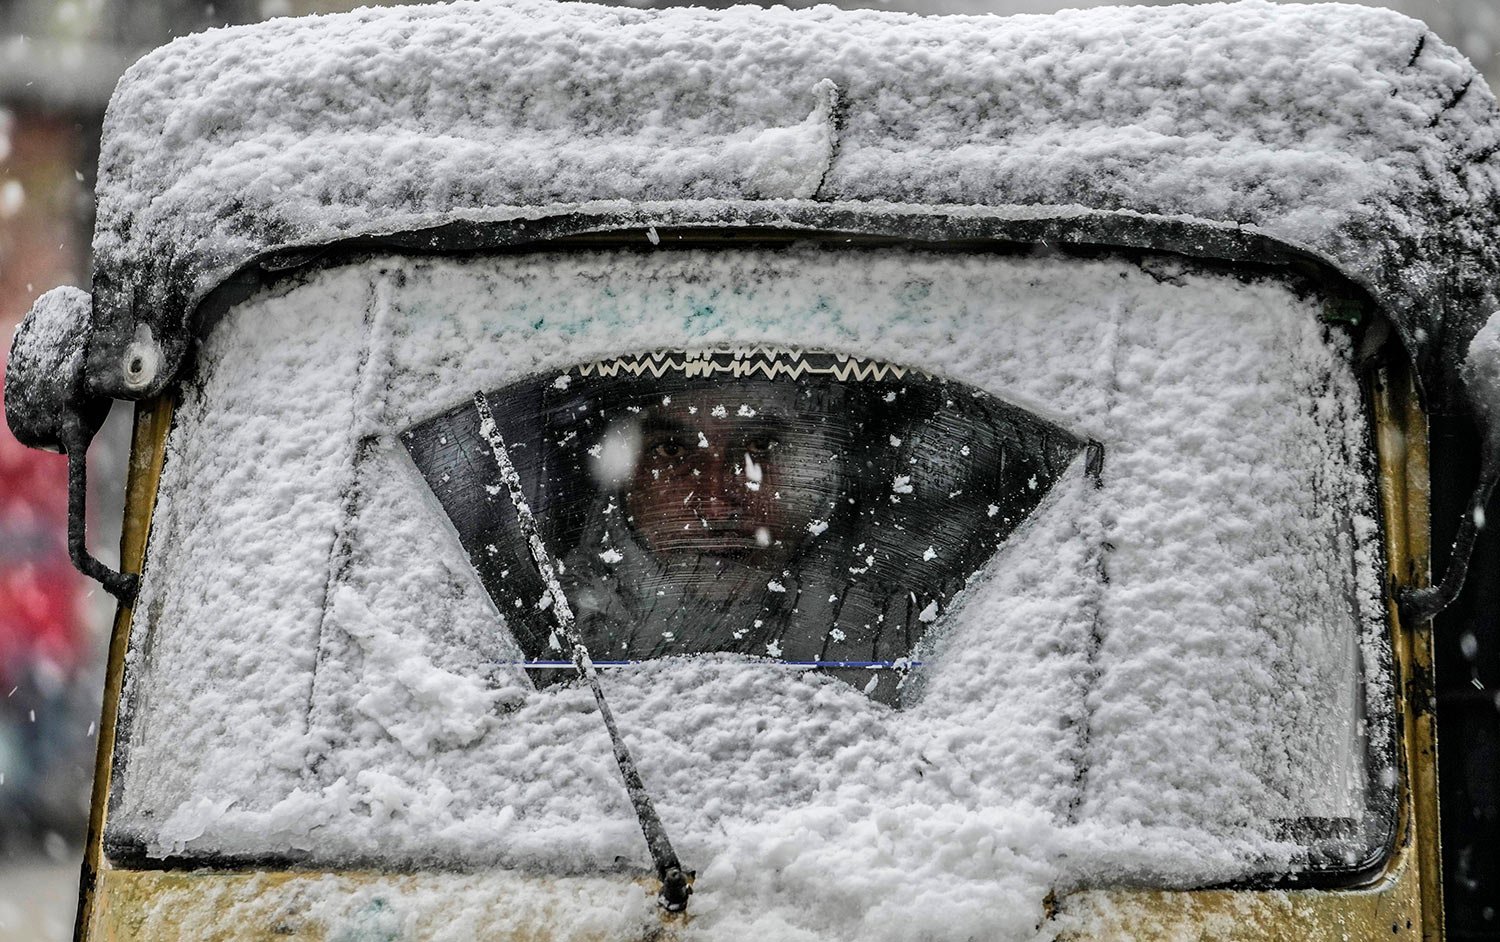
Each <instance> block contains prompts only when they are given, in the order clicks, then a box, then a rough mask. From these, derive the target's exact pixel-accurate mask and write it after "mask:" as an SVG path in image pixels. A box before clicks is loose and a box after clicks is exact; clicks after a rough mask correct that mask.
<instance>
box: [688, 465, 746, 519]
mask: <svg viewBox="0 0 1500 942" xmlns="http://www.w3.org/2000/svg"><path fill="white" fill-rule="evenodd" d="M699 471H700V476H699V478H698V482H697V483H698V487H697V488H695V491H696V494H695V495H694V496H695V498H696V503H697V505H698V512H699V513H700V514H702V515H703V517H704V518H705V519H709V520H712V519H716V518H724V517H729V516H733V515H736V514H738V513H739V511H740V509H741V508H742V507H743V506H744V503H745V475H744V465H743V464H742V463H740V462H737V461H735V460H734V458H733V457H732V456H731V455H728V454H725V453H724V452H721V451H713V452H710V453H709V454H708V455H707V456H706V457H705V458H704V460H703V463H702V465H701V466H700V468H699Z"/></svg>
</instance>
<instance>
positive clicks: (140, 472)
mask: <svg viewBox="0 0 1500 942" xmlns="http://www.w3.org/2000/svg"><path fill="white" fill-rule="evenodd" d="M1372 385H1373V389H1372V393H1373V395H1372V399H1373V405H1374V410H1375V421H1376V445H1377V450H1378V455H1379V461H1380V491H1381V503H1382V511H1383V514H1384V517H1385V525H1386V526H1385V538H1386V546H1385V550H1386V557H1387V564H1388V569H1389V575H1390V579H1391V586H1392V595H1394V592H1395V590H1396V589H1398V588H1400V587H1405V586H1412V585H1423V584H1426V581H1427V578H1428V571H1427V567H1428V550H1429V545H1428V534H1429V530H1428V493H1427V487H1428V468H1427V426H1426V417H1425V415H1424V414H1423V412H1422V410H1421V407H1420V405H1419V403H1418V400H1417V396H1416V392H1415V389H1414V388H1413V386H1412V381H1411V378H1410V376H1409V374H1408V373H1407V372H1406V371H1405V370H1404V368H1403V369H1400V370H1399V371H1386V370H1381V371H1379V372H1378V373H1377V374H1376V375H1375V376H1374V378H1373V382H1372ZM170 420H171V406H170V403H168V402H166V401H164V400H158V401H156V402H153V403H146V404H142V405H141V406H140V407H139V408H138V410H137V414H136V425H135V439H134V445H133V450H132V458H131V468H130V482H129V492H128V503H127V508H126V521H125V533H124V546H123V553H122V557H123V560H124V565H125V567H126V569H127V571H134V572H139V571H140V570H141V564H142V562H143V560H144V556H145V547H146V539H147V535H148V531H149V525H150V513H151V509H152V507H153V506H154V504H155V496H156V483H157V480H158V477H159V474H160V471H161V466H162V461H163V456H164V454H165V445H166V435H167V430H168V427H169V426H170ZM1390 616H1391V624H1392V626H1393V627H1392V643H1393V648H1394V652H1395V663H1396V669H1397V671H1398V684H1397V696H1398V699H1399V704H1398V712H1397V716H1398V726H1399V729H1400V736H1401V741H1400V746H1399V749H1400V754H1401V755H1400V764H1401V774H1400V781H1399V787H1398V813H1397V837H1396V846H1395V849H1394V851H1393V853H1392V855H1391V857H1390V859H1389V860H1388V861H1387V864H1386V866H1385V868H1384V869H1383V871H1382V872H1381V873H1380V874H1379V875H1378V876H1377V877H1376V878H1375V879H1374V880H1373V881H1372V882H1371V883H1370V884H1369V885H1366V886H1362V887H1355V888H1349V889H1338V890H1237V889H1211V890H1187V891H1144V890H1090V891H1082V892H1077V893H1073V894H1070V895H1066V896H1064V897H1062V898H1061V899H1060V900H1058V901H1057V902H1056V904H1055V905H1054V906H1053V907H1052V909H1051V913H1052V915H1051V917H1050V918H1051V919H1052V920H1054V928H1056V929H1057V930H1058V931H1059V934H1060V935H1061V936H1062V937H1063V938H1072V939H1103V940H1116V939H1139V940H1162V942H1167V940H1173V942H1175V940H1226V942H1227V940H1252V939H1254V940H1285V942H1293V940H1295V942H1304V940H1315V939H1329V940H1374V939H1416V938H1421V939H1424V940H1429V942H1436V940H1440V939H1441V938H1442V934H1443V926H1442V899H1441V884H1440V882H1439V868H1438V860H1439V858H1438V842H1437V833H1438V831H1437V755H1436V739H1435V728H1434V714H1433V697H1432V682H1431V677H1432V644H1431V634H1430V632H1431V625H1430V624H1421V625H1414V626H1404V625H1402V624H1401V623H1400V620H1399V616H1398V613H1397V612H1396V610H1395V606H1394V604H1392V606H1391V611H1390ZM129 626H130V610H129V609H128V608H122V609H121V611H120V614H119V617H118V619H117V621H116V625H115V634H114V637H113V639H112V642H111V646H110V664H109V673H108V678H107V686H106V693H105V705H104V717H103V724H102V726H101V736H100V749H99V762H98V768H97V770H96V781H95V790H94V808H93V815H92V818H91V821H90V832H89V844H88V849H87V857H86V860H85V864H84V874H83V887H82V894H81V896H82V898H81V906H82V908H81V911H80V914H79V931H80V938H82V939H85V940H88V942H106V940H107V942H132V940H151V942H171V940H182V942H238V940H283V939H299V940H327V942H353V940H382V942H383V940H397V939H402V940H405V939H413V940H414V939H422V938H425V937H428V936H430V935H433V934H435V933H438V932H439V931H440V930H441V931H446V932H448V933H450V934H452V933H456V935H452V937H456V938H457V937H463V938H475V939H486V940H506V942H532V940H547V942H563V940H569V942H572V940H577V942H585V940H596V939H599V940H602V939H621V938H639V939H642V940H653V942H656V940H663V942H664V940H670V939H673V938H676V937H678V936H679V935H681V934H682V933H681V931H680V930H682V929H683V928H684V927H686V926H688V925H690V924H691V923H690V919H691V917H680V916H667V915H665V914H663V913H661V912H660V911H659V910H658V909H657V907H656V906H655V903H654V892H655V887H654V885H648V883H647V882H642V881H637V880H633V879H631V878H630V877H627V876H619V875H616V876H609V875H600V876H594V877H550V878H548V877H528V876H524V875H520V874H516V873H511V872H503V871H502V872H491V873H474V874H439V873H420V874H382V873H308V872H296V871H272V872H253V871H251V872H245V871H224V870H215V871H208V870H200V871H182V870H168V871H161V870H144V871H137V870H123V869H116V868H114V867H112V866H111V865H110V862H109V861H108V860H106V859H105V857H104V855H103V852H102V835H103V826H104V817H105V809H106V805H107V797H108V791H109V774H110V759H111V756H112V754H113V749H114V735H115V721H116V710H117V707H118V700H119V695H120V687H121V681H122V672H123V666H124V656H125V646H126V640H127V637H128V633H129ZM652 882H654V881H652ZM601 904H603V905H601ZM583 913H595V914H597V913H607V916H599V917H597V918H593V919H588V918H585V919H580V918H579V916H580V915H581V914H583ZM934 918H935V919H941V914H934Z"/></svg>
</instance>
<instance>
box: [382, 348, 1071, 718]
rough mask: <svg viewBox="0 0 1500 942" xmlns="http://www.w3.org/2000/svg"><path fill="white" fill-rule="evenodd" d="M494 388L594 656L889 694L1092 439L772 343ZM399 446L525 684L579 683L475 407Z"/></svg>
mask: <svg viewBox="0 0 1500 942" xmlns="http://www.w3.org/2000/svg"><path fill="white" fill-rule="evenodd" d="M487 399H488V402H489V403H490V405H491V407H492V408H493V410H494V413H495V415H496V416H497V417H498V418H497V419H496V421H497V424H498V426H499V429H498V430H499V432H500V435H501V437H502V441H503V442H504V443H505V444H504V446H503V447H505V448H506V449H507V452H508V454H507V456H506V458H507V460H509V461H510V462H511V463H512V464H513V465H514V467H515V469H516V471H517V473H518V475H519V477H520V480H521V486H522V491H523V494H524V498H525V501H526V503H527V505H528V506H529V508H530V510H531V512H532V513H534V514H535V515H536V518H537V521H538V524H539V528H540V530H541V531H542V534H543V538H544V542H545V543H546V544H547V549H546V552H547V553H548V555H549V557H551V558H552V559H556V560H558V562H559V567H558V568H559V570H560V572H559V575H560V582H561V587H562V589H563V590H564V591H565V592H566V593H567V596H568V601H569V602H570V603H571V610H572V613H573V616H574V617H575V618H576V619H577V623H578V629H579V633H580V637H581V640H582V641H583V642H584V643H585V644H586V645H587V647H588V649H589V651H590V653H591V655H592V657H593V660H594V661H595V663H607V664H616V663H628V662H632V661H638V660H642V659H646V658H654V657H661V656H664V655H671V654H684V655H685V654H704V653H710V652H724V653H737V654H743V655H754V656H758V657H761V658H768V659H771V660H774V661H777V662H780V663H784V664H790V665H795V666H805V667H817V668H820V669H823V670H825V671H828V672H829V673H831V674H832V675H834V676H838V677H842V678H844V679H845V680H847V681H849V682H851V683H854V684H856V685H857V686H859V687H860V688H861V689H863V690H864V691H865V693H867V694H869V695H870V696H873V697H875V698H876V699H878V700H880V701H882V702H886V703H895V702H896V701H897V699H898V691H899V690H901V689H903V688H904V687H905V680H906V676H905V675H906V673H907V672H908V671H909V670H911V668H912V667H913V666H915V665H916V663H917V662H916V661H915V660H914V657H913V654H914V650H915V648H916V646H917V644H918V643H919V642H920V641H921V639H922V638H923V636H924V635H925V634H926V630H927V627H928V626H929V625H931V624H933V623H934V622H936V621H937V620H938V618H939V617H940V616H941V614H942V612H943V611H944V610H945V609H946V608H947V606H948V605H949V603H950V602H951V601H952V599H953V598H954V596H955V594H956V593H957V592H958V591H959V590H960V589H962V588H963V586H964V584H965V583H966V581H967V580H968V579H969V578H970V577H971V576H973V575H974V574H975V572H976V571H977V570H978V569H979V567H980V566H981V565H983V564H984V562H986V561H987V560H988V559H989V557H990V556H991V555H992V554H993V553H994V551H995V549H996V547H998V546H999V545H1000V543H1001V542H1002V541H1003V540H1004V539H1005V537H1006V536H1007V535H1008V534H1010V533H1011V532H1012V531H1013V530H1014V529H1015V528H1016V527H1017V526H1018V525H1020V523H1021V522H1022V521H1023V520H1025V519H1026V517H1027V515H1028V514H1030V513H1031V511H1032V510H1033V509H1034V508H1035V507H1036V505H1037V504H1038V503H1039V502H1040V501H1041V499H1042V498H1043V496H1044V495H1045V494H1046V493H1047V491H1048V490H1050V489H1051V487H1052V484H1053V483H1054V482H1055V481H1056V480H1057V478H1058V476H1059V475H1061V474H1062V472H1063V471H1064V469H1065V468H1066V467H1067V466H1068V464H1069V463H1070V462H1071V461H1072V460H1073V458H1074V457H1075V455H1076V454H1077V453H1078V451H1079V450H1080V449H1081V448H1082V446H1083V442H1082V441H1081V440H1079V439H1078V438H1076V437H1075V436H1073V435H1071V434H1069V433H1067V432H1065V431H1063V430H1062V429H1060V428H1058V427H1057V426H1055V425H1053V424H1051V423H1049V422H1045V421H1042V420H1041V419H1038V418H1036V417H1035V416H1031V415H1029V414H1027V413H1026V412H1025V411H1023V410H1021V409H1018V408H1016V407H1014V406H1009V405H1007V404H1005V403H1003V402H1001V401H999V400H997V399H995V398H994V397H992V396H989V395H988V394H986V393H984V392H982V391H981V390H978V389H975V388H972V387H968V386H965V385H964V384H961V383H952V382H947V381H944V380H940V379H938V378H936V377H933V376H930V375H928V374H925V373H922V372H920V371H914V370H907V369H904V368H902V367H900V366H895V365H892V364H885V363H878V362H873V361H865V360H862V359H860V358H858V357H850V356H847V355H835V354H828V353H819V352H812V351H801V350H782V349H777V348H769V347H760V348H725V349H722V350H708V351H657V352H653V353H649V354H645V355H634V356H625V357H618V358H613V359H609V360H601V361H596V362H593V363H586V364H581V365H579V366H576V367H573V368H570V369H568V370H566V371H563V372H560V373H555V374H553V373H548V374H543V375H541V376H537V377H532V378H530V379H528V380H524V381H522V382H520V383H516V384H513V385H511V386H508V387H506V388H504V389H503V390H499V391H496V392H494V393H492V394H490V395H489V396H488V397H487ZM402 440H403V442H404V443H405V445H406V447H407V449H408V450H409V451H410V453H411V455H412V458H413V459H414V461H415V462H416V465H417V467H418V468H419V469H420V470H421V472H422V475H423V477H424V478H425V479H426V481H427V483H428V485H429V486H430V487H431V488H432V489H433V491H434V493H435V494H436V496H437V497H438V499H439V500H440V501H441V502H442V505H443V509H444V511H445V512H446V514H447V516H448V518H449V520H450V521H451V522H452V523H453V525H454V527H455V529H457V531H458V534H459V537H460V539H461V540H462V542H463V546H464V549H465V551H466V552H467V554H468V556H469V560H470V562H471V563H472V564H473V565H474V568H475V570H476V571H477V572H478V574H479V576H480V578H481V579H482V581H483V582H484V586H485V588H486V590H487V591H488V592H489V595H490V597H491V598H492V599H493V601H494V603H495V605H496V607H497V609H498V610H499V611H501V612H504V613H506V619H507V622H508V624H509V626H510V630H511V632H512V633H513V634H514V635H515V638H516V641H517V642H518V643H519V645H520V647H521V650H522V652H523V653H524V655H525V663H526V665H527V666H528V667H532V668H537V669H539V670H538V671H537V673H535V674H533V679H534V680H535V681H536V682H538V683H547V682H549V681H551V680H556V679H565V678H566V677H568V676H569V675H570V673H571V667H572V664H571V661H570V660H569V659H568V652H567V651H566V650H565V646H564V645H563V643H562V642H561V640H560V638H559V635H558V629H557V621H556V612H555V610H554V609H553V608H552V606H551V604H550V602H551V599H550V597H549V595H548V593H549V589H548V587H547V585H546V584H545V583H544V581H543V579H542V577H541V575H540V573H539V572H538V569H537V567H536V566H535V565H534V564H533V563H534V561H533V559H532V551H531V550H530V548H529V547H528V545H527V540H526V538H525V536H524V535H523V534H522V531H521V529H520V527H519V526H518V525H517V519H516V510H515V508H514V506H513V502H512V498H511V496H510V495H509V494H508V492H507V490H506V488H505V487H504V486H503V483H504V482H503V480H502V474H501V470H500V468H499V467H498V466H497V464H496V461H495V460H494V456H493V455H492V454H491V450H492V447H493V446H492V444H491V443H489V442H487V441H486V440H485V438H484V437H483V436H482V435H481V434H480V421H479V416H478V414H477V412H476V410H475V407H474V406H473V405H472V404H465V405H462V406H459V407H458V408H456V409H454V410H451V411H449V412H446V413H443V414H442V415H439V416H437V417H436V418H433V419H429V420H427V421H425V422H422V423H420V424H419V425H417V426H416V427H415V428H413V429H412V430H410V431H408V432H406V433H405V434H404V435H403V436H402ZM549 668H551V669H559V668H560V669H562V672H561V673H558V672H557V671H555V670H554V671H552V672H551V673H550V674H549V672H548V671H547V669H549Z"/></svg>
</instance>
